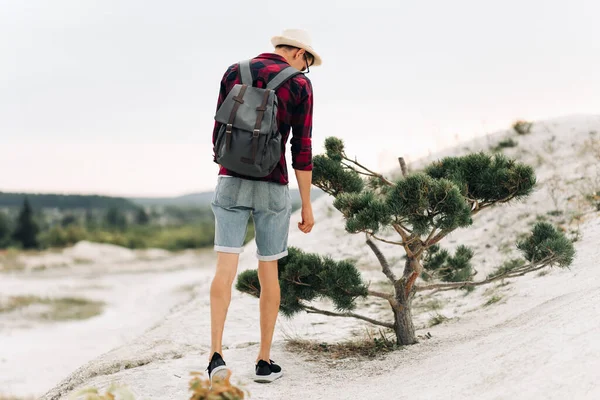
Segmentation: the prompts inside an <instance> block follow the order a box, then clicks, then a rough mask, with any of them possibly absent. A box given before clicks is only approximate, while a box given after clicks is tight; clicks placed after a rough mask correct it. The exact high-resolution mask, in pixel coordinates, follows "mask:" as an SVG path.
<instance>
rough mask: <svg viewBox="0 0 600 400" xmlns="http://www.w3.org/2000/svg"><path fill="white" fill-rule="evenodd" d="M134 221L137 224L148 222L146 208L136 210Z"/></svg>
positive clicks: (146, 223)
mask: <svg viewBox="0 0 600 400" xmlns="http://www.w3.org/2000/svg"><path fill="white" fill-rule="evenodd" d="M135 222H136V223H137V224H138V225H148V223H150V217H149V216H148V213H146V210H144V209H143V208H140V209H139V210H138V212H137V214H136V216H135Z"/></svg>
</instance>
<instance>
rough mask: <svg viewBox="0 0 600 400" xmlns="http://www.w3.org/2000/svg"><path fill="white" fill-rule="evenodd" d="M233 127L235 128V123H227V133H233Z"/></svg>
mask: <svg viewBox="0 0 600 400" xmlns="http://www.w3.org/2000/svg"><path fill="white" fill-rule="evenodd" d="M232 129H233V124H227V128H226V129H225V133H231V130H232Z"/></svg>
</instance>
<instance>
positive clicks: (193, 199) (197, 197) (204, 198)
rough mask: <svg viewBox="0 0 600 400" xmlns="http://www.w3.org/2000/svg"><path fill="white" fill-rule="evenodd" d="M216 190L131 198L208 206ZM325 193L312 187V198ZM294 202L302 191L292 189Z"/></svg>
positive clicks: (152, 202) (152, 203)
mask: <svg viewBox="0 0 600 400" xmlns="http://www.w3.org/2000/svg"><path fill="white" fill-rule="evenodd" d="M213 194H214V192H200V193H190V194H186V195H184V196H179V197H134V198H130V199H129V200H131V201H132V202H134V203H136V204H139V205H141V206H145V207H148V206H177V207H208V206H209V205H210V202H211V201H212V198H213ZM323 194H324V193H323V192H322V191H321V190H320V189H317V188H313V189H312V193H311V198H312V199H313V200H314V199H317V198H318V197H321V196H322V195H323ZM290 196H291V197H292V203H293V204H295V205H299V204H300V191H299V190H298V189H290Z"/></svg>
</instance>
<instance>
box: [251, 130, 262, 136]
mask: <svg viewBox="0 0 600 400" xmlns="http://www.w3.org/2000/svg"><path fill="white" fill-rule="evenodd" d="M258 135H260V129H255V130H253V131H252V137H253V138H257V137H258Z"/></svg>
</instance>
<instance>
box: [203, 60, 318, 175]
mask: <svg viewBox="0 0 600 400" xmlns="http://www.w3.org/2000/svg"><path fill="white" fill-rule="evenodd" d="M289 66H290V65H289V64H288V63H287V61H285V59H284V58H283V57H281V56H280V55H278V54H272V53H264V54H261V55H259V56H258V57H256V58H254V59H253V60H252V61H251V63H250V70H251V71H252V77H253V78H254V79H253V81H252V85H253V86H254V87H258V88H265V87H267V82H269V81H270V80H271V79H272V78H273V77H274V76H275V75H276V74H277V73H279V72H280V71H282V70H284V69H285V68H287V67H289ZM237 83H241V79H240V77H239V74H238V64H234V65H232V66H230V67H229V68H228V69H227V72H225V75H224V76H223V80H222V81H221V90H220V92H219V101H218V103H217V109H218V108H219V107H221V104H223V101H224V100H225V98H226V97H227V94H228V93H229V91H230V90H231V89H232V88H233V86H235V84H237ZM276 94H277V97H278V100H279V108H278V109H277V122H278V124H279V133H281V135H282V137H283V143H287V139H288V136H289V134H290V128H291V130H292V139H291V140H290V143H291V147H292V167H293V168H294V169H297V170H301V171H312V113H313V92H312V85H311V83H310V80H309V79H308V78H307V77H306V76H304V74H300V75H296V76H295V77H293V78H292V79H289V80H288V81H287V82H285V83H284V84H283V85H281V86H280V87H279V89H277V92H276ZM219 125H220V124H219V123H218V122H215V127H214V131H213V147H214V144H215V141H216V138H217V132H218V131H219ZM213 160H214V161H215V162H217V161H216V156H215V154H214V152H213ZM219 175H229V176H237V177H240V178H244V179H251V180H261V181H269V182H276V183H279V184H281V185H287V184H288V183H289V178H288V171H287V164H286V160H285V146H284V151H283V153H282V154H281V159H280V160H279V164H278V165H277V167H275V170H274V171H273V172H272V173H271V174H270V175H268V176H266V177H264V178H253V177H248V176H243V175H240V174H236V173H235V172H233V171H229V170H227V169H226V168H225V167H221V169H220V171H219Z"/></svg>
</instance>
